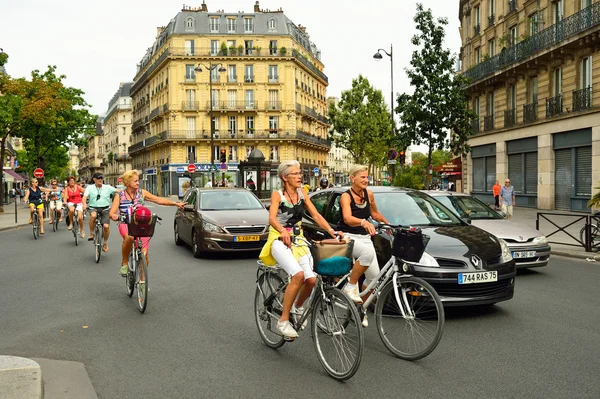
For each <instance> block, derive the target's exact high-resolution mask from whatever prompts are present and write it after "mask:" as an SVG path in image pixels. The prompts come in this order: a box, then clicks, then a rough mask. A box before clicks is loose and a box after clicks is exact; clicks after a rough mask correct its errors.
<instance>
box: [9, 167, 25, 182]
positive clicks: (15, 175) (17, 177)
mask: <svg viewBox="0 0 600 399" xmlns="http://www.w3.org/2000/svg"><path fill="white" fill-rule="evenodd" d="M4 176H5V178H6V181H11V182H12V181H25V178H24V177H23V176H21V175H20V174H18V173H17V172H15V171H14V170H12V169H4ZM8 176H10V178H9V177H8Z"/></svg>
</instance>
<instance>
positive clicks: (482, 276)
mask: <svg viewBox="0 0 600 399" xmlns="http://www.w3.org/2000/svg"><path fill="white" fill-rule="evenodd" d="M490 281H498V272H497V271H489V272H476V273H458V284H477V283H489V282H490Z"/></svg>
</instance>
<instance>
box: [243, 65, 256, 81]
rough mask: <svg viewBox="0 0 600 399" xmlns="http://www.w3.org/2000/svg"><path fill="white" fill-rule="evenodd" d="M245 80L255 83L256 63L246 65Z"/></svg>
mask: <svg viewBox="0 0 600 399" xmlns="http://www.w3.org/2000/svg"><path fill="white" fill-rule="evenodd" d="M244 82H246V83H254V65H246V66H245V67H244Z"/></svg>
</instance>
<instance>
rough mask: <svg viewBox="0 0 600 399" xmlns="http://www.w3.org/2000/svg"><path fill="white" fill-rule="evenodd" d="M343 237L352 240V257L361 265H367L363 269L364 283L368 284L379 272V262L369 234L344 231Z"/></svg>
mask: <svg viewBox="0 0 600 399" xmlns="http://www.w3.org/2000/svg"><path fill="white" fill-rule="evenodd" d="M344 237H350V238H352V239H353V240H354V249H353V250H352V257H353V258H354V259H355V260H358V263H360V265H361V266H363V267H368V269H367V270H366V271H365V282H364V284H365V285H369V283H370V282H371V281H373V280H375V279H376V278H377V275H378V274H379V263H378V262H377V254H376V253H375V247H374V246H373V241H371V236H370V235H369V234H353V233H344Z"/></svg>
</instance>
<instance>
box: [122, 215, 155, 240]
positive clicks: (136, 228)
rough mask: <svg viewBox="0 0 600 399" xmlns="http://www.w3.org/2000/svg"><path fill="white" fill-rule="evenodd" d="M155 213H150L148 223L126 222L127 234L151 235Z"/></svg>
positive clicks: (134, 235)
mask: <svg viewBox="0 0 600 399" xmlns="http://www.w3.org/2000/svg"><path fill="white" fill-rule="evenodd" d="M156 220H157V215H152V219H150V222H148V223H135V222H134V221H131V222H130V223H127V229H128V234H129V235H130V236H133V237H152V236H153V235H154V227H155V226H156Z"/></svg>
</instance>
